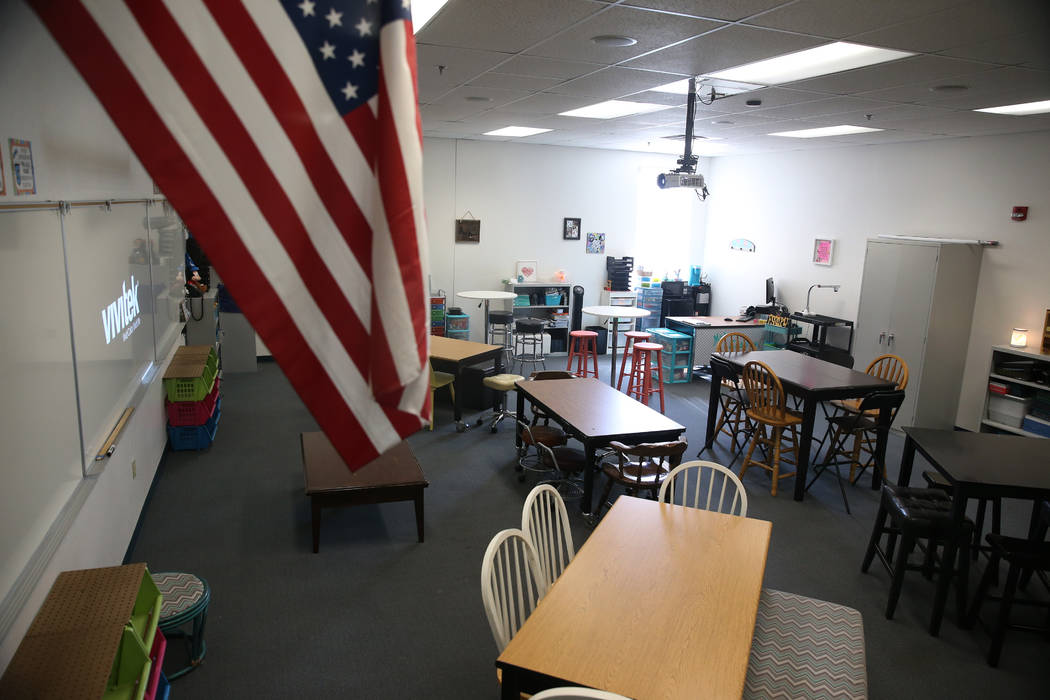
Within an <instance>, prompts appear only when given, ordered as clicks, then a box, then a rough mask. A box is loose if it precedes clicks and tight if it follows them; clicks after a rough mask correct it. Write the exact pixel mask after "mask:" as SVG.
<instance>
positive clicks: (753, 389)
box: [740, 362, 802, 496]
mask: <svg viewBox="0 0 1050 700" xmlns="http://www.w3.org/2000/svg"><path fill="white" fill-rule="evenodd" d="M741 378H742V380H743V384H744V391H745V392H746V393H747V400H748V404H749V406H748V408H747V411H746V414H747V417H748V418H750V419H751V422H752V424H754V425H755V426H756V428H755V431H754V434H753V435H752V436H751V445H750V447H748V449H747V457H745V458H744V464H743V465H742V466H741V467H740V479H741V480H743V478H744V472H746V471H747V468H748V467H750V466H752V465H754V466H758V467H762V468H763V469H765V470H766V471H768V472H769V473H770V475H771V476H772V479H773V488H772V490H771V493H772V495H774V496H776V495H777V484H778V483H780V480H781V479H786V478H787V477H789V476H794V475H795V472H790V473H787V474H782V473H781V472H780V463H781V462H787V463H789V464H792V465H794V464H796V463H797V462H798V435H797V432H796V431H797V428H798V426H799V425H801V424H802V416H801V415H800V414H798V413H795V412H794V411H790V410H788V408H787V404H786V402H785V394H784V387H783V385H782V384H781V383H780V379H779V378H778V377H777V375H776V373H774V372H773V370H772V369H770V368H769V366H768V365H766V364H764V363H762V362H748V363H747V364H746V365H744V370H743V371H742V372H741ZM767 428H768V429H769V430H770V431H771V435H767V433H766V429H767ZM785 431H786V432H785ZM759 445H762V446H763V449H764V450H765V449H766V448H768V449H769V450H770V451H771V452H772V455H773V458H772V460H771V462H772V463H771V464H766V463H765V462H759V461H758V460H757V459H753V457H754V454H755V447H757V446H759ZM788 455H790V458H788ZM767 459H768V457H767Z"/></svg>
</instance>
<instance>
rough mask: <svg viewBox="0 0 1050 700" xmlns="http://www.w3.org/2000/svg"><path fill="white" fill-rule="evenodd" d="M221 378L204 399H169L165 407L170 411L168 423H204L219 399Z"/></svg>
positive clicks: (165, 402)
mask: <svg viewBox="0 0 1050 700" xmlns="http://www.w3.org/2000/svg"><path fill="white" fill-rule="evenodd" d="M221 383H222V380H221V379H218V378H216V380H215V386H213V387H212V390H211V393H210V394H208V395H207V396H205V397H204V400H203V401H174V402H173V401H168V400H167V399H165V400H164V408H165V409H166V410H167V412H168V423H170V424H171V425H203V424H204V423H205V422H206V421H207V420H208V418H210V417H211V414H212V413H213V412H214V411H215V402H216V401H218V399H219V385H220V384H221Z"/></svg>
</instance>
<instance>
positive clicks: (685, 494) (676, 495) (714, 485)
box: [657, 460, 747, 518]
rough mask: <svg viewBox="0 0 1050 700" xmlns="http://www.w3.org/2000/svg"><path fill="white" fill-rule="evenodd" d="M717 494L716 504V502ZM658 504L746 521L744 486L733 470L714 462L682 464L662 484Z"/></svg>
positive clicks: (697, 461) (699, 461) (700, 461)
mask: <svg viewBox="0 0 1050 700" xmlns="http://www.w3.org/2000/svg"><path fill="white" fill-rule="evenodd" d="M716 491H717V500H716V501H713V500H712V499H713V497H715V493H716ZM727 497H728V500H727ZM657 500H659V501H660V502H661V503H676V504H678V505H682V506H689V507H690V508H700V509H701V510H713V511H715V512H717V513H727V514H729V515H739V516H740V517H742V518H746V517H747V492H746V491H744V485H743V484H742V483H740V479H738V478H737V475H736V474H734V473H733V472H732V471H731V470H729V469H727V468H726V467H723V466H722V465H721V464H716V463H714V462H705V461H702V460H696V461H693V462H685V463H684V464H679V465H678V466H677V467H675V468H674V469H672V470H671V473H670V474H668V475H667V478H665V479H664V482H663V483H662V484H660V495H659V497H658V498H657Z"/></svg>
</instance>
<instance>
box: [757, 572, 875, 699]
mask: <svg viewBox="0 0 1050 700" xmlns="http://www.w3.org/2000/svg"><path fill="white" fill-rule="evenodd" d="M867 697H868V678H867V665H866V663H865V658H864V622H863V620H862V618H861V615H860V613H859V612H857V611H856V610H854V609H853V608H847V607H845V606H843V605H836V604H835V603H828V602H825V601H823V600H816V599H814V598H806V597H804V596H800V595H795V594H793V593H783V592H781V591H774V590H771V589H768V588H765V589H763V590H762V597H761V598H760V599H759V603H758V616H757V618H756V620H755V636H754V639H753V641H752V642H751V659H750V661H749V662H748V668H747V682H746V683H745V685H744V700H757V699H758V698H763V700H775V699H777V698H785V699H786V698H791V699H795V698H806V699H807V700H830V699H831V698H835V699H836V700H839V699H847V698H848V699H850V700H854V699H857V698H867Z"/></svg>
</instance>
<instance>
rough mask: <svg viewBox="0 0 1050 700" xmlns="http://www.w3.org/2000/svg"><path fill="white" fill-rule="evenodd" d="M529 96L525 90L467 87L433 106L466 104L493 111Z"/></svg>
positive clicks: (436, 101)
mask: <svg viewBox="0 0 1050 700" xmlns="http://www.w3.org/2000/svg"><path fill="white" fill-rule="evenodd" d="M528 96H529V93H528V92H525V91H523V90H500V89H497V88H489V87H476V86H467V87H461V88H456V89H455V90H452V91H450V92H448V93H446V94H445V95H443V96H442V97H441V98H439V99H437V100H435V101H434V102H432V103H431V104H435V105H452V106H455V105H459V104H462V103H466V104H475V105H480V106H481V108H483V109H493V108H496V107H501V106H503V105H505V104H509V103H511V102H514V101H515V100H520V99H521V98H523V97H528ZM468 97H486V98H488V101H487V102H477V103H475V102H474V101H473V100H468V99H467V98H468Z"/></svg>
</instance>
